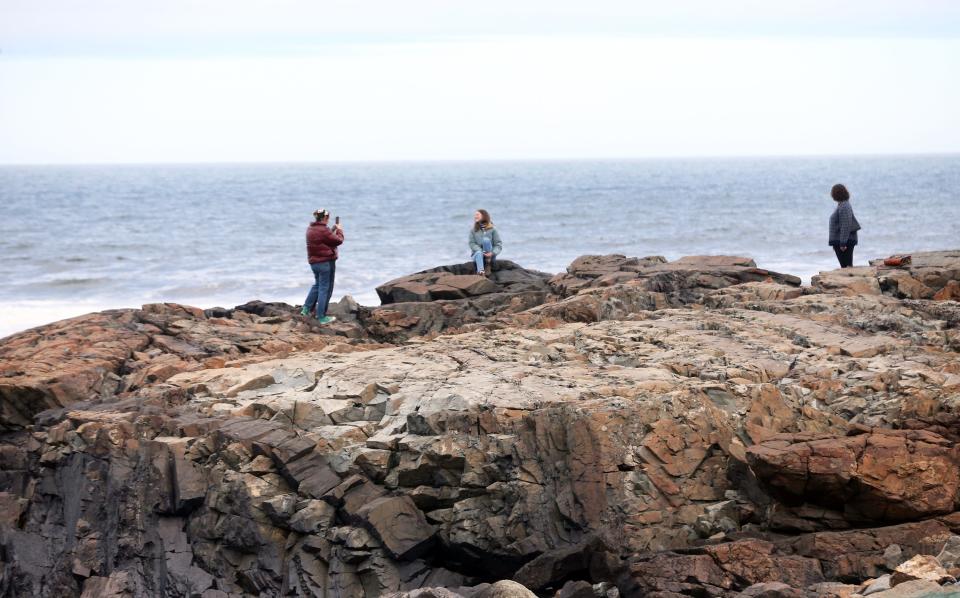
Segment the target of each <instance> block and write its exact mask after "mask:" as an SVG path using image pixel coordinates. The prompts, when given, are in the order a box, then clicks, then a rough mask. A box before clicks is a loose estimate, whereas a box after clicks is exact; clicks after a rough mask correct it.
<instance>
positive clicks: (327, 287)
mask: <svg viewBox="0 0 960 598" xmlns="http://www.w3.org/2000/svg"><path fill="white" fill-rule="evenodd" d="M310 269H311V270H313V281H314V282H313V286H312V287H310V292H309V293H307V300H306V301H304V303H303V308H304V309H305V310H307V312H311V311H313V309H314V306H316V309H317V314H316V315H317V318H322V317H323V316H325V315H327V306H329V305H330V298H331V297H333V279H334V277H335V276H336V274H337V262H336V261H331V262H320V263H318V264H310Z"/></svg>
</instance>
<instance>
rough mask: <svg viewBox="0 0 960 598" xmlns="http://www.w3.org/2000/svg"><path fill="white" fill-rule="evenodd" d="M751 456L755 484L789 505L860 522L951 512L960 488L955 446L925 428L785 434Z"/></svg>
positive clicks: (750, 452) (763, 444)
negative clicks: (821, 508) (827, 511)
mask: <svg viewBox="0 0 960 598" xmlns="http://www.w3.org/2000/svg"><path fill="white" fill-rule="evenodd" d="M747 458H748V460H749V462H750V467H751V468H752V469H753V471H754V473H756V475H757V478H759V479H760V481H761V482H763V483H764V484H766V485H767V486H769V487H770V488H771V489H772V490H773V491H775V492H776V493H778V494H779V495H780V496H781V497H783V498H784V499H785V500H787V501H791V500H792V501H795V502H809V503H813V504H819V505H823V506H825V507H829V508H832V509H836V510H841V511H844V512H845V513H846V514H847V516H848V517H849V518H851V519H855V520H856V519H866V520H879V521H904V520H910V519H916V518H919V517H927V516H930V515H937V514H943V513H950V512H951V511H953V508H954V502H955V500H956V496H957V489H958V487H960V469H958V467H960V456H958V453H957V450H956V449H955V448H954V447H953V444H952V443H951V442H949V441H947V440H945V439H944V438H942V437H940V436H938V435H937V434H933V433H931V432H926V431H920V430H903V431H901V430H880V429H875V430H869V429H862V428H859V429H857V428H855V429H854V430H852V435H850V436H835V435H824V434H780V435H777V436H774V437H773V438H770V439H768V440H765V441H763V442H761V443H760V444H758V445H755V446H752V447H750V448H749V449H748V450H747Z"/></svg>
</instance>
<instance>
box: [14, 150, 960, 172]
mask: <svg viewBox="0 0 960 598" xmlns="http://www.w3.org/2000/svg"><path fill="white" fill-rule="evenodd" d="M950 157H958V158H960V149H957V150H950V151H931V152H889V153H884V152H875V153H828V154H814V153H800V154H731V155H717V154H713V155H711V154H690V155H681V154H674V155H657V156H622V157H618V156H607V157H506V158H369V159H367V158H364V159H349V158H348V159H341V160H223V161H220V160H211V161H203V160H201V161H196V162H182V161H164V160H160V161H131V162H115V161H103V162H0V168H18V167H41V168H42V167H54V168H56V167H104V166H108V167H109V166H115V167H128V166H257V165H263V166H282V165H290V166H305V165H330V166H336V165H349V166H356V165H367V164H369V165H384V164H444V165H449V164H498V163H507V162H509V163H527V164H538V163H545V164H552V163H559V162H577V163H604V162H657V161H691V162H695V161H731V162H735V161H740V160H808V159H809V160H817V159H821V160H822V159H871V158H877V159H889V158H950Z"/></svg>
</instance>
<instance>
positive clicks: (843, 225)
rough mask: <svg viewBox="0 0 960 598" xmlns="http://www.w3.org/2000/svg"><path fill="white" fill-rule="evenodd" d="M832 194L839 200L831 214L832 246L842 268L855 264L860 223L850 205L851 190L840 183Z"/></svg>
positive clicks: (831, 190) (831, 191) (835, 199)
mask: <svg viewBox="0 0 960 598" xmlns="http://www.w3.org/2000/svg"><path fill="white" fill-rule="evenodd" d="M830 196H831V197H833V201H835V202H837V208H836V209H835V210H834V211H833V214H832V215H831V216H830V240H829V243H830V246H831V247H833V251H834V253H836V254H837V260H839V261H840V267H841V268H850V267H851V266H853V248H854V247H855V246H856V245H857V231H858V230H860V223H859V222H857V218H856V217H855V216H854V215H853V208H852V207H850V192H849V191H847V188H846V187H844V186H843V185H840V184H839V183H838V184H836V185H834V186H833V188H832V189H830Z"/></svg>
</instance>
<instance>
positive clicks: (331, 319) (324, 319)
mask: <svg viewBox="0 0 960 598" xmlns="http://www.w3.org/2000/svg"><path fill="white" fill-rule="evenodd" d="M317 321H318V322H320V323H321V324H329V323H330V322H336V321H337V319H336V318H335V317H333V316H323V317H322V318H319V319H318V320H317Z"/></svg>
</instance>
